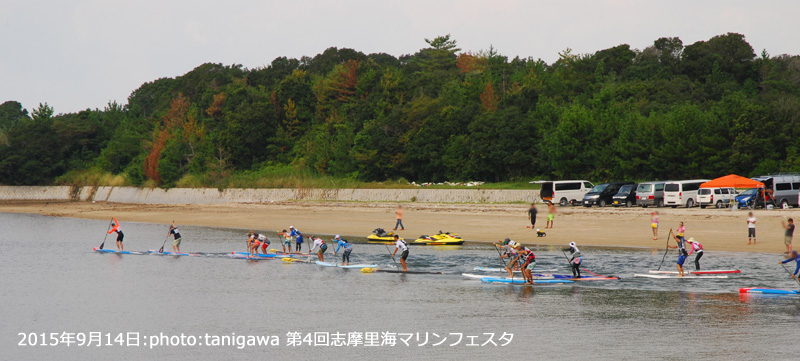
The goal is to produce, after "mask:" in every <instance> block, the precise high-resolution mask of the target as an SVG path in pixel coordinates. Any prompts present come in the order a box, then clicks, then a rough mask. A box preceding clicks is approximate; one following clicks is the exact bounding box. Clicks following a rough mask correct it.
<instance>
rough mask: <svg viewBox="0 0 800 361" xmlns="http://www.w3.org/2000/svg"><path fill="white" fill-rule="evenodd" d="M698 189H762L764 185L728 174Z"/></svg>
mask: <svg viewBox="0 0 800 361" xmlns="http://www.w3.org/2000/svg"><path fill="white" fill-rule="evenodd" d="M700 188H764V183H761V182H759V181H754V180H752V179H750V178H745V177H742V176H738V175H736V174H728V175H726V176H724V177H719V178H717V179H713V180H710V181H708V182H705V183H703V184H701V185H700Z"/></svg>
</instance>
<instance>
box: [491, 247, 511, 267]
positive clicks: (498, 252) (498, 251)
mask: <svg viewBox="0 0 800 361" xmlns="http://www.w3.org/2000/svg"><path fill="white" fill-rule="evenodd" d="M494 250H495V251H497V255H498V256H500V263H502V264H503V268H508V265H506V261H503V254H502V253H500V248H498V247H497V245H496V244H495V245H494Z"/></svg>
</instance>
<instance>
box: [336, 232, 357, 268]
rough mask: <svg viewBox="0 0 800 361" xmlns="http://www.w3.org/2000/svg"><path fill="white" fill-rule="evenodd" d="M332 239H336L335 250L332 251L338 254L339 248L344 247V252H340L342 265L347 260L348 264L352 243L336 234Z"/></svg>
mask: <svg viewBox="0 0 800 361" xmlns="http://www.w3.org/2000/svg"><path fill="white" fill-rule="evenodd" d="M333 240H334V241H336V250H335V251H334V252H333V253H334V254H337V255H338V254H339V249H344V252H343V253H342V266H344V265H345V262H347V265H348V266H349V265H350V253H352V252H353V245H352V244H350V242H348V241H347V240H346V239H342V237H341V236H339V235H338V234H337V235H336V237H334V239H333Z"/></svg>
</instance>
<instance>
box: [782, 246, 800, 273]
mask: <svg viewBox="0 0 800 361" xmlns="http://www.w3.org/2000/svg"><path fill="white" fill-rule="evenodd" d="M791 261H794V263H795V264H797V267H795V269H794V273H792V278H797V274H798V273H800V255H798V254H797V251H792V253H791V254H790V255H789V258H787V259H785V260H783V261H781V262H780V263H781V264H786V263H789V262H791Z"/></svg>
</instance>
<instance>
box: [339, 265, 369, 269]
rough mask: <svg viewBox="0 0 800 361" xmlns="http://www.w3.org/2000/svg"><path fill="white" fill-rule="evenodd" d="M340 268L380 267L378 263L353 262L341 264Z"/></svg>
mask: <svg viewBox="0 0 800 361" xmlns="http://www.w3.org/2000/svg"><path fill="white" fill-rule="evenodd" d="M338 267H339V268H350V269H361V268H375V267H378V265H376V264H351V265H345V266H342V265H339V266H338Z"/></svg>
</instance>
